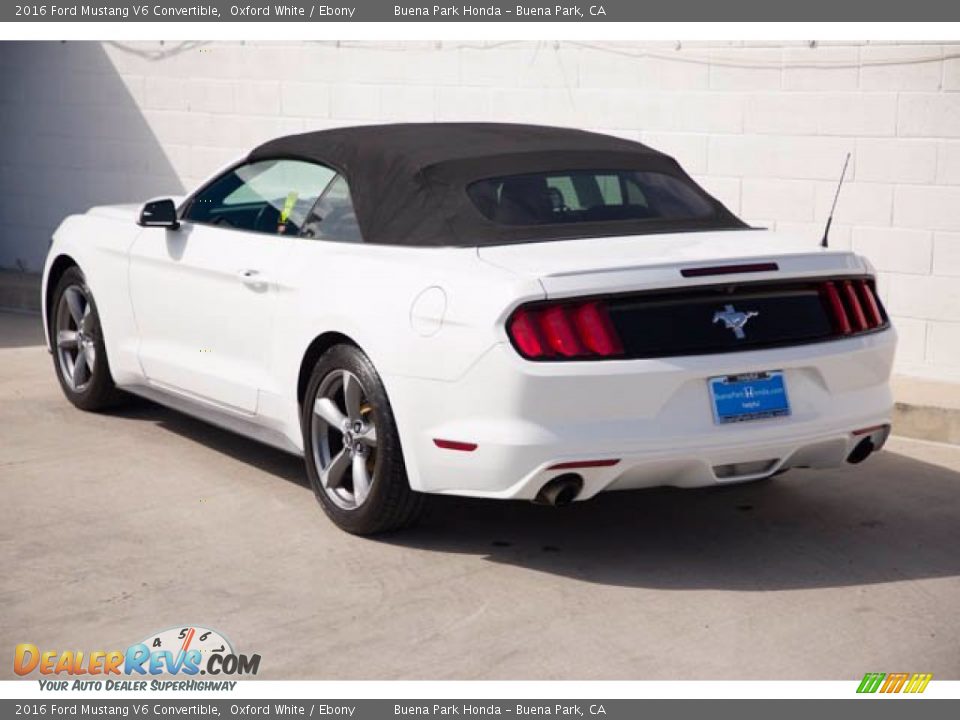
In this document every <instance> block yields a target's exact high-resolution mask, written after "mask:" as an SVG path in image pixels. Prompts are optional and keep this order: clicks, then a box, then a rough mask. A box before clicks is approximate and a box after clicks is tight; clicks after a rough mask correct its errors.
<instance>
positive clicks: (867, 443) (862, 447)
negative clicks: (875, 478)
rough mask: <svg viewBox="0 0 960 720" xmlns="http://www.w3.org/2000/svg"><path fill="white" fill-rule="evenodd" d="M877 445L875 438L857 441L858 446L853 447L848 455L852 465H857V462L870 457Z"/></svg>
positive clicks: (848, 460)
mask: <svg viewBox="0 0 960 720" xmlns="http://www.w3.org/2000/svg"><path fill="white" fill-rule="evenodd" d="M876 449H877V448H876V446H874V444H873V438H868V437H866V438H864V439H863V440H861V441H860V442H858V443H857V446H856V447H855V448H853V450H852V451H851V452H850V454H849V455H847V462H848V463H850V464H851V465H856V464H857V463H862V462H863V461H864V460H866V459H867V458H868V457H870V456H871V455H872V454H873V451H874V450H876Z"/></svg>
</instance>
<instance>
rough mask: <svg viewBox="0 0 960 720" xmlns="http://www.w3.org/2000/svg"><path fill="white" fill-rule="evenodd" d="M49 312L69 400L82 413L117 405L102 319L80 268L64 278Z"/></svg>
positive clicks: (59, 373)
mask: <svg viewBox="0 0 960 720" xmlns="http://www.w3.org/2000/svg"><path fill="white" fill-rule="evenodd" d="M48 312H49V324H48V327H49V329H50V342H51V345H52V346H53V362H54V365H56V368H57V377H58V379H59V380H60V387H62V388H63V392H64V394H65V395H66V396H67V399H68V400H69V401H70V402H72V403H73V404H74V405H76V406H77V407H78V408H80V409H82V410H102V409H104V408H106V407H110V406H111V405H114V404H116V402H117V400H118V399H119V395H118V393H117V390H116V387H115V386H114V384H113V378H112V377H111V376H110V365H109V363H108V362H107V352H106V349H105V347H104V343H103V330H102V328H101V326H100V315H99V314H98V313H97V304H96V302H95V301H94V299H93V294H92V293H91V292H90V288H89V286H88V285H87V281H86V278H84V276H83V273H82V272H81V271H80V268H78V267H71V268H68V269H67V270H66V271H65V272H64V273H63V275H62V276H60V279H59V281H58V282H57V285H56V288H55V289H54V292H53V296H52V298H51V303H50V307H49V310H48Z"/></svg>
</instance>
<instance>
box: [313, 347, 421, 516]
mask: <svg viewBox="0 0 960 720" xmlns="http://www.w3.org/2000/svg"><path fill="white" fill-rule="evenodd" d="M301 422H302V427H303V438H304V451H305V452H304V455H305V459H306V465H307V475H308V476H309V478H310V484H311V485H312V486H313V490H314V493H315V494H316V496H317V500H318V501H319V502H320V505H321V506H322V507H323V509H324V511H325V512H326V514H327V515H328V516H329V517H330V519H331V520H333V522H334V523H335V524H336V525H337V526H338V527H339V528H341V529H343V530H346V531H347V532H350V533H354V534H356V535H373V534H376V533H381V532H387V531H389V530H396V529H399V528H402V527H406V526H409V525H411V524H413V523H414V522H415V521H416V519H417V518H418V516H419V514H420V512H421V509H422V505H423V501H422V496H421V495H420V494H419V493H415V492H413V491H412V490H411V489H410V484H409V482H408V481H407V474H406V470H405V467H404V462H403V453H402V451H401V449H400V439H399V437H398V435H397V428H396V423H395V422H394V419H393V412H392V411H391V409H390V403H389V401H388V400H387V394H386V391H385V390H384V388H383V383H382V382H381V381H380V377H379V376H378V375H377V372H376V370H375V369H374V368H373V365H372V363H371V362H370V360H369V359H368V358H367V356H366V355H364V354H363V352H361V351H360V350H359V349H358V348H356V347H353V346H352V345H336V346H334V347H333V348H331V349H330V350H328V351H327V352H326V353H324V354H323V355H322V356H321V357H320V359H319V360H318V361H317V364H316V367H314V370H313V374H312V375H311V377H310V382H309V383H308V385H307V392H306V395H305V397H304V402H303V411H302V417H301Z"/></svg>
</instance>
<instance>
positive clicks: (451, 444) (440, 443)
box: [433, 438, 477, 452]
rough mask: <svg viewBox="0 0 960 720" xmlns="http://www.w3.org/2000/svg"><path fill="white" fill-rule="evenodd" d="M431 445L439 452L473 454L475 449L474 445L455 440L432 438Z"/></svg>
mask: <svg viewBox="0 0 960 720" xmlns="http://www.w3.org/2000/svg"><path fill="white" fill-rule="evenodd" d="M433 444H434V445H436V446H437V447H438V448H440V449H441V450H461V451H463V452H473V451H474V450H476V449H477V444H476V443H467V442H459V441H457V440H441V439H440V438H434V439H433Z"/></svg>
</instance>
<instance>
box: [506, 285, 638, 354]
mask: <svg viewBox="0 0 960 720" xmlns="http://www.w3.org/2000/svg"><path fill="white" fill-rule="evenodd" d="M507 331H508V332H509V334H510V338H511V339H512V340H513V343H514V345H515V346H516V348H517V350H519V351H520V354H521V355H523V356H524V357H527V358H530V359H534V360H542V359H545V358H554V357H558V356H559V357H560V358H583V359H589V358H597V357H617V356H620V355H623V345H622V344H621V342H620V338H619V337H618V336H617V331H616V328H614V326H613V323H612V322H611V321H610V316H609V315H608V314H607V309H606V307H605V306H604V304H603V302H602V301H600V300H589V301H586V302H559V303H551V304H548V305H540V306H536V307H533V308H529V307H522V308H520V309H518V310H517V311H516V312H515V313H514V314H513V316H512V317H511V318H510V321H509V322H508V323H507Z"/></svg>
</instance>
